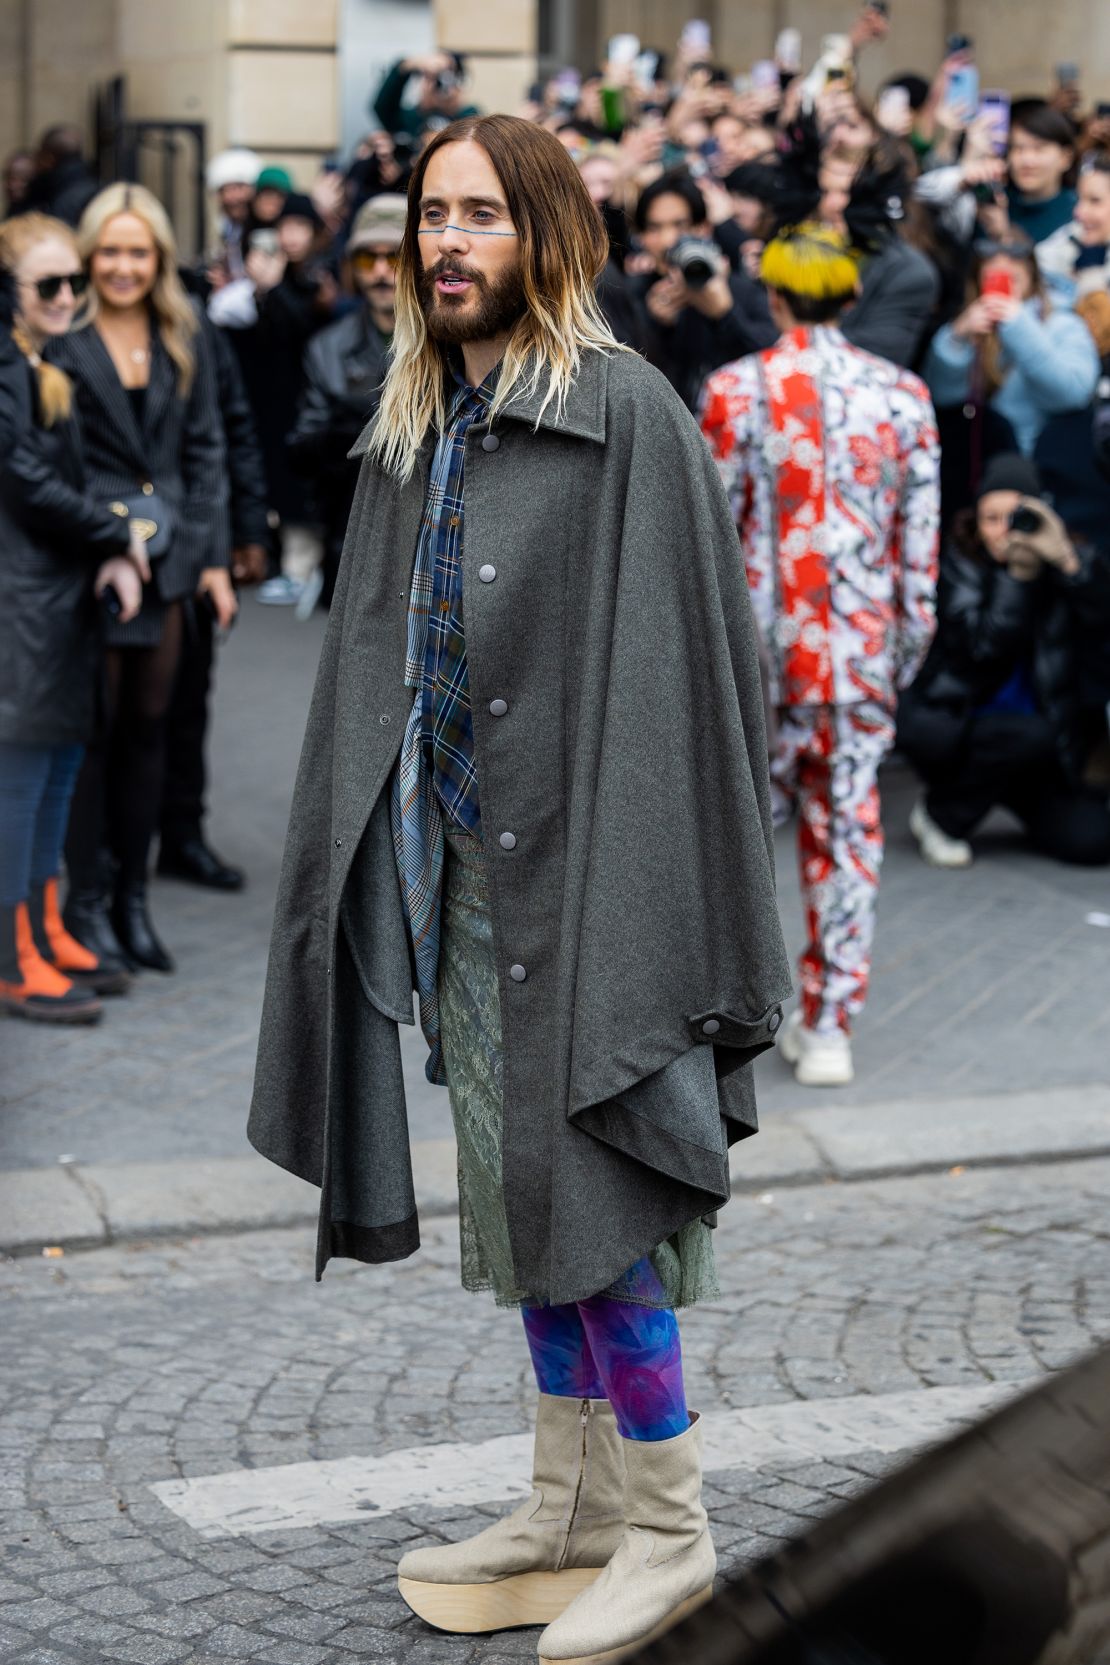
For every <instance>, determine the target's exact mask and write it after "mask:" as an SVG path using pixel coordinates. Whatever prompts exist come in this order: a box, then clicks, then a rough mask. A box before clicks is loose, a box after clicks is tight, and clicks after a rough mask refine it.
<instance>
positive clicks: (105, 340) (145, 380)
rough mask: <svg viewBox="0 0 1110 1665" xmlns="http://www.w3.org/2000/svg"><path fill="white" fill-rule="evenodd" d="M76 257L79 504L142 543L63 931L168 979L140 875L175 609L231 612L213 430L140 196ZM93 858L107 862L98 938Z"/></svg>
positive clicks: (116, 208) (226, 618)
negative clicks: (83, 284)
mask: <svg viewBox="0 0 1110 1665" xmlns="http://www.w3.org/2000/svg"><path fill="white" fill-rule="evenodd" d="M78 244H79V247H80V250H81V253H82V255H83V256H84V259H85V261H86V263H87V269H88V276H89V300H88V308H87V312H86V315H85V318H84V320H83V327H81V328H78V329H76V330H74V331H73V332H72V333H71V334H70V335H68V336H67V337H66V338H65V339H64V340H63V341H61V342H60V343H59V344H58V348H57V353H56V362H57V363H58V364H59V365H60V366H61V367H62V368H64V369H65V371H66V372H67V373H68V375H69V376H70V377H71V378H72V380H73V384H74V388H75V391H76V399H77V405H78V408H79V410H80V413H81V418H82V424H83V428H84V432H85V437H86V457H87V466H88V470H89V480H90V485H91V488H92V490H93V491H94V492H95V493H96V495H97V496H98V497H99V498H100V500H101V501H102V502H104V503H110V502H116V503H118V504H121V505H123V506H124V507H125V508H127V509H128V510H129V512H130V514H131V516H132V517H133V518H135V519H136V520H146V521H147V522H148V527H147V530H148V531H149V529H150V528H149V523H150V522H153V523H154V526H155V528H156V530H155V531H154V533H153V535H152V536H151V537H150V539H149V542H148V545H147V548H148V551H149V553H150V557H151V571H152V577H151V580H150V582H149V584H148V585H147V587H146V594H145V596H144V601H143V610H142V612H141V614H140V615H139V616H138V618H136V619H133V620H132V621H131V622H130V623H127V624H124V623H122V621H121V622H120V623H119V624H117V625H115V626H113V627H112V628H111V630H110V632H109V637H108V651H107V669H108V676H107V688H108V697H107V705H108V710H107V717H106V722H105V726H104V732H103V734H102V735H101V736H100V739H99V742H98V743H97V744H96V745H94V746H93V747H92V748H91V749H90V752H89V755H88V758H87V759H86V763H85V767H84V769H83V771H82V775H81V779H80V782H79V784H78V789H77V795H76V798H75V802H74V812H73V816H72V818H71V823H70V836H69V839H68V841H67V845H66V856H67V864H68V867H69V872H70V893H69V898H68V901H67V905H66V921H67V923H68V925H69V926H70V929H71V930H72V931H73V933H74V935H75V936H77V937H78V938H79V939H80V940H81V941H82V942H85V943H87V944H88V945H89V946H90V947H93V948H94V949H96V950H97V951H99V952H101V953H110V952H111V951H112V950H113V948H115V949H116V950H117V952H118V950H119V949H122V950H123V954H124V955H125V957H126V958H127V959H128V960H129V961H131V962H132V963H133V964H134V965H136V966H143V967H147V968H149V969H151V970H155V971H172V970H173V961H172V959H171V958H170V955H169V954H168V953H167V951H166V949H165V948H164V947H163V945H162V943H161V942H160V941H159V940H158V937H157V936H156V934H155V932H154V928H153V926H152V924H151V921H150V916H149V913H148V910H147V898H146V881H147V866H148V861H149V854H150V844H151V840H152V838H153V835H154V831H155V828H156V826H157V822H158V813H159V807H160V800H161V794H162V781H163V775H164V769H165V723H166V714H167V710H168V707H169V702H170V697H171V694H172V692H173V685H174V677H175V674H176V671H177V666H178V661H179V658H180V653H181V643H182V630H183V617H182V603H183V601H184V600H185V598H186V597H188V596H193V595H196V594H197V593H198V592H200V593H206V594H208V595H209V596H211V598H212V602H213V605H214V606H215V608H216V610H217V614H218V616H219V618H220V620H221V622H222V623H224V624H226V623H228V622H230V619H231V617H232V616H233V615H234V610H235V599H234V592H233V591H232V588H231V580H230V577H229V575H228V572H227V562H228V557H229V541H230V540H229V530H228V523H227V502H228V484H227V469H226V463H225V447H224V437H223V428H222V424H221V421H220V413H219V407H218V404H217V399H216V383H215V373H214V369H213V365H212V361H211V356H210V352H209V348H208V345H207V343H206V341H205V339H204V336H203V334H202V332H201V326H200V322H199V319H198V317H197V314H196V312H195V310H194V308H193V306H192V303H191V302H190V300H189V298H188V296H187V295H186V293H185V291H184V289H183V288H182V285H181V281H180V279H179V277H178V275H177V251H176V248H175V244H174V237H173V232H172V230H171V228H170V224H169V220H168V219H167V217H166V213H165V210H164V209H163V208H162V205H161V204H160V203H159V202H158V201H157V199H156V198H155V197H153V196H151V194H150V192H149V191H146V190H144V189H143V188H142V187H141V186H139V185H111V186H109V187H108V189H107V190H105V191H101V193H100V194H99V196H97V197H94V198H93V200H92V202H91V203H90V204H89V206H88V208H87V209H86V210H85V213H84V215H83V216H82V219H81V224H80V226H79V227H78ZM105 848H106V849H107V851H108V852H109V854H110V856H111V858H112V861H113V863H114V893H113V896H112V900H111V910H110V923H109V919H108V917H107V915H106V907H105V903H106V900H107V897H106V889H107V886H106V878H107V873H106V868H107V865H108V864H107V863H106V862H105V859H104V850H105ZM113 933H114V938H113Z"/></svg>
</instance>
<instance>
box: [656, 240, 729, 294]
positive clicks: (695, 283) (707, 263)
mask: <svg viewBox="0 0 1110 1665" xmlns="http://www.w3.org/2000/svg"><path fill="white" fill-rule="evenodd" d="M667 264H668V266H673V267H674V269H675V271H676V272H678V273H679V275H680V276H681V277H682V279H683V281H684V282H685V284H686V287H687V288H688V289H704V288H705V286H706V284H707V283H708V282H709V280H710V278H715V277H716V276H717V275H718V273H719V272H720V271H721V269H722V264H723V262H722V257H721V252H720V250H719V249H718V247H717V245H716V243H711V242H710V240H709V238H708V237H680V238H679V239H678V242H677V243H676V244H675V246H674V248H673V249H671V250H670V251H669V253H668V255H667Z"/></svg>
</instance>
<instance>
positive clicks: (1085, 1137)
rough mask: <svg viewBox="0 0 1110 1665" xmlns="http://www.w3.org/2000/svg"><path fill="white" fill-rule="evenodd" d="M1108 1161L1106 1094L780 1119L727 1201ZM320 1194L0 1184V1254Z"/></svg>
mask: <svg viewBox="0 0 1110 1665" xmlns="http://www.w3.org/2000/svg"><path fill="white" fill-rule="evenodd" d="M1099 1157H1110V1087H1108V1086H1103V1085H1101V1084H1094V1085H1090V1086H1079V1087H1070V1088H1056V1089H1052V1090H1050V1091H1047V1092H1040V1093H1025V1094H1022V1093H1008V1094H988V1095H980V1096H978V1097H975V1098H964V1099H957V1098H952V1097H950V1098H947V1099H945V1100H943V1101H937V1100H933V1099H926V1098H922V1099H904V1100H900V1101H894V1102H892V1103H887V1104H878V1105H867V1106H859V1105H850V1104H848V1103H846V1102H845V1101H844V1100H843V1099H837V1098H836V1097H835V1095H833V1096H828V1097H826V1099H825V1100H824V1101H822V1102H820V1103H818V1104H817V1106H816V1107H815V1108H814V1109H812V1110H810V1109H806V1110H795V1111H787V1112H778V1113H777V1114H776V1115H774V1116H773V1117H769V1118H768V1119H767V1121H766V1123H765V1125H764V1127H763V1128H762V1129H761V1131H760V1133H759V1134H758V1136H757V1137H755V1138H753V1139H745V1140H743V1141H742V1142H741V1143H740V1144H738V1145H735V1146H734V1147H733V1149H732V1153H731V1169H732V1189H733V1193H734V1194H735V1195H752V1194H760V1193H764V1192H769V1191H771V1190H774V1189H779V1190H784V1189H797V1188H799V1187H802V1186H807V1185H820V1184H855V1183H859V1182H861V1181H865V1180H884V1179H910V1178H914V1177H918V1176H922V1175H928V1174H939V1173H947V1172H950V1171H951V1170H952V1169H953V1168H960V1169H966V1170H972V1169H981V1168H1003V1167H1021V1166H1029V1165H1031V1164H1033V1163H1040V1164H1045V1163H1053V1164H1056V1163H1060V1162H1073V1161H1079V1160H1084V1159H1094V1158H1099ZM455 1168H456V1152H455V1142H454V1140H453V1139H424V1140H416V1141H415V1142H414V1144H413V1177H414V1182H415V1189H416V1199H417V1207H418V1210H419V1212H420V1213H421V1214H422V1215H423V1216H424V1217H425V1218H434V1217H437V1216H442V1215H447V1214H454V1213H456V1212H457V1211H458V1188H457V1182H456V1173H455ZM318 1204H319V1192H318V1191H317V1189H316V1187H315V1186H313V1185H310V1184H308V1183H307V1182H306V1181H304V1180H301V1179H298V1178H297V1177H296V1176H295V1175H293V1174H289V1173H286V1172H284V1170H282V1169H280V1168H277V1167H274V1166H273V1165H272V1164H271V1163H269V1162H266V1161H264V1160H263V1159H262V1158H261V1157H259V1156H256V1155H254V1154H253V1153H252V1154H250V1155H247V1156H235V1157H222V1158H213V1159H210V1160H181V1161H173V1162H150V1163H146V1162H133V1163H119V1164H115V1165H112V1164H107V1163H105V1164H87V1165H86V1164H83V1163H79V1162H65V1163H59V1164H58V1165H57V1166H56V1167H53V1168H29V1169H20V1170H9V1171H7V1172H3V1173H0V1253H3V1254H5V1255H7V1256H10V1257H15V1256H24V1255H32V1254H41V1253H44V1252H47V1251H49V1250H50V1249H60V1250H62V1251H63V1252H67V1253H76V1252H79V1251H81V1250H85V1249H94V1248H104V1247H106V1246H107V1245H108V1244H111V1243H121V1242H133V1241H138V1240H143V1239H151V1238H167V1237H195V1236H202V1235H207V1236H213V1235H218V1234H221V1233H226V1234H234V1233H243V1232H251V1231H270V1230H275V1229H280V1228H283V1227H293V1226H295V1227H315V1224H316V1218H317V1209H318Z"/></svg>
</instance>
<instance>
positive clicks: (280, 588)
mask: <svg viewBox="0 0 1110 1665" xmlns="http://www.w3.org/2000/svg"><path fill="white" fill-rule="evenodd" d="M303 594H304V585H303V583H302V582H301V580H300V579H299V578H288V577H286V575H285V574H284V573H283V574H282V575H281V576H280V577H279V578H267V580H266V582H265V583H264V584H260V585H259V586H258V590H257V595H258V599H259V601H260V602H261V603H262V605H263V607H295V606H296V605H297V603H298V601H300V599H301V596H302V595H303Z"/></svg>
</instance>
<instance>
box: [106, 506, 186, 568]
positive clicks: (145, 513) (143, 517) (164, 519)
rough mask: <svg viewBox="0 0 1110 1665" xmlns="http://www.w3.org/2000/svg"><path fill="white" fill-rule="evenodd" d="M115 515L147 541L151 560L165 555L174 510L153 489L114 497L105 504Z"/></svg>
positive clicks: (168, 545)
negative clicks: (130, 495) (129, 495)
mask: <svg viewBox="0 0 1110 1665" xmlns="http://www.w3.org/2000/svg"><path fill="white" fill-rule="evenodd" d="M108 507H109V509H111V511H112V513H113V514H114V515H119V517H120V519H121V520H126V521H127V522H128V523H129V525H130V527H131V530H132V531H133V532H135V533H136V534H137V535H138V537H140V538H141V539H142V541H143V543H145V544H146V552H147V554H148V555H149V556H150V559H151V560H152V561H156V560H157V559H158V557H159V556H160V555H165V553H166V552H167V550H168V549H169V547H170V542H171V540H172V538H173V510H172V509H171V508H170V506H169V504H168V503H167V502H166V500H165V499H164V498H162V497H159V495H158V493H157V492H156V491H137V492H135V494H134V496H132V497H113V499H112V501H111V502H110V503H109V504H108Z"/></svg>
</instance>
